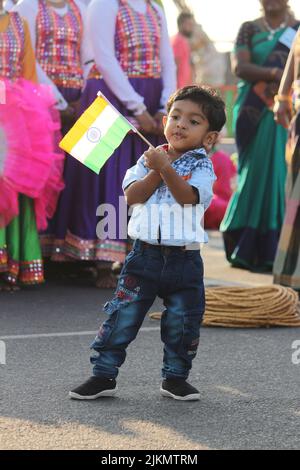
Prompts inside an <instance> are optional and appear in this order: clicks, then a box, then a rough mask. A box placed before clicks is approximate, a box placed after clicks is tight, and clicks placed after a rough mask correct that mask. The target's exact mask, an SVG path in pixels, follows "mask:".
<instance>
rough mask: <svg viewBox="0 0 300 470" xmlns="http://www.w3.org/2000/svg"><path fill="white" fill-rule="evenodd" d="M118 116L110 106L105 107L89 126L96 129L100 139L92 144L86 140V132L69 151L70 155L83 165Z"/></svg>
mask: <svg viewBox="0 0 300 470" xmlns="http://www.w3.org/2000/svg"><path fill="white" fill-rule="evenodd" d="M119 117H120V116H119V114H118V113H116V111H115V110H114V109H113V108H111V107H110V106H106V107H105V108H104V110H103V111H102V112H101V114H100V115H99V116H98V117H97V118H96V119H95V121H94V122H93V123H92V124H91V126H90V128H89V129H91V128H93V127H94V128H96V129H98V130H99V131H100V133H101V139H100V140H99V141H97V142H92V141H91V140H89V139H88V137H87V136H88V132H89V131H87V132H86V133H85V134H84V135H83V136H82V137H81V139H79V141H78V142H77V143H76V144H75V145H74V147H73V148H72V150H71V152H70V153H71V155H73V157H75V158H77V160H79V161H80V162H81V163H84V161H85V160H86V158H87V156H88V155H89V154H90V153H91V152H92V151H93V150H94V148H95V147H97V145H98V144H99V143H100V141H101V140H102V139H103V137H104V136H105V135H106V134H107V132H108V130H109V129H110V128H111V127H112V126H113V124H114V123H115V121H116V120H117V119H118V118H119Z"/></svg>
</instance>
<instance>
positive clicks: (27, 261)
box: [0, 195, 44, 285]
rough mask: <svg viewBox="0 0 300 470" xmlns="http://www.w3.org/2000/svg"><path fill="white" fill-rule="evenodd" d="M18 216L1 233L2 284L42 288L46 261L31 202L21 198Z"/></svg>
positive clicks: (0, 262)
mask: <svg viewBox="0 0 300 470" xmlns="http://www.w3.org/2000/svg"><path fill="white" fill-rule="evenodd" d="M18 205H19V208H18V209H19V215H18V216H17V217H15V218H14V219H13V220H12V221H11V222H10V223H9V225H8V226H7V227H5V228H2V229H0V280H1V279H4V280H5V281H6V282H8V283H9V284H12V285H14V284H17V283H20V284H40V283H42V282H43V281H44V274H43V261H42V255H41V249H40V243H39V236H38V231H37V227H36V217H35V210H34V204H33V201H32V199H30V198H28V197H26V196H23V195H20V196H19V204H18Z"/></svg>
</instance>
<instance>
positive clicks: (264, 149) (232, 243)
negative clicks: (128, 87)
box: [220, 23, 287, 271]
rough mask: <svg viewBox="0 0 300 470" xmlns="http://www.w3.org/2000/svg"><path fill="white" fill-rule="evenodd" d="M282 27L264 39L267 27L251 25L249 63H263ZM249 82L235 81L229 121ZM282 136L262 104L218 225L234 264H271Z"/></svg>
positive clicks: (279, 214)
mask: <svg viewBox="0 0 300 470" xmlns="http://www.w3.org/2000/svg"><path fill="white" fill-rule="evenodd" d="M248 24H250V23H248ZM283 32H284V29H281V30H280V31H278V32H277V33H276V34H275V36H274V38H273V40H269V39H268V36H269V32H263V31H257V30H256V33H255V34H253V35H252V37H251V55H252V63H254V64H256V65H261V66H263V65H265V63H266V61H267V59H268V57H269V56H270V54H271V53H272V51H273V50H274V48H275V47H276V44H277V43H278V40H279V38H280V36H281V35H282V34H283ZM239 47H241V48H242V47H243V45H242V44H241V45H240V46H239V45H238V46H237V50H238V48H239ZM286 57H287V55H286ZM281 66H284V64H282V65H281ZM251 87H252V84H250V83H248V82H246V81H241V82H240V83H239V86H238V89H239V93H238V98H237V102H236V105H235V109H234V120H235V123H236V122H237V119H238V116H239V114H240V112H241V110H242V108H243V106H244V103H245V100H246V98H247V96H249V95H248V94H249V92H251ZM250 109H252V110H254V108H250V107H249V110H250ZM254 111H255V110H254ZM249 113H250V111H249ZM254 114H255V113H253V118H255V116H254ZM248 119H249V115H248ZM246 132H247V131H246ZM286 140H287V132H286V130H285V129H284V128H283V127H281V126H278V125H277V124H276V123H275V121H274V115H273V112H272V111H271V110H270V109H269V108H268V107H267V106H264V107H263V108H262V110H261V115H260V118H259V122H258V125H257V127H256V130H255V134H254V136H253V137H251V139H249V142H248V143H247V145H245V146H244V148H243V149H242V150H241V151H240V152H239V162H238V188H237V190H236V192H235V193H234V195H233V196H232V198H231V201H230V203H229V205H228V208H227V211H226V214H225V217H224V219H223V222H222V224H221V227H220V230H221V231H222V232H223V237H224V243H225V250H226V256H227V259H228V261H229V262H230V263H231V264H232V265H234V266H238V267H244V268H247V269H253V270H258V271H259V270H271V268H272V265H273V261H274V257H275V253H276V247H277V244H278V238H279V233H280V229H281V225H282V222H283V217H284V209H285V191H284V187H285V178H286V165H285V145H286Z"/></svg>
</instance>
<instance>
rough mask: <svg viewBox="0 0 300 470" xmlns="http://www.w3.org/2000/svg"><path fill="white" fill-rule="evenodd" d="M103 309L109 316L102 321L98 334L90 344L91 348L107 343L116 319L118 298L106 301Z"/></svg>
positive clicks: (100, 346) (101, 346)
mask: <svg viewBox="0 0 300 470" xmlns="http://www.w3.org/2000/svg"><path fill="white" fill-rule="evenodd" d="M103 310H104V311H105V312H106V313H107V314H108V315H109V318H108V319H107V320H106V321H105V322H103V323H102V325H101V327H100V329H99V331H98V334H97V336H96V338H95V340H94V341H93V343H92V345H91V348H92V349H96V350H97V348H103V347H104V346H105V345H106V344H107V343H108V341H109V338H110V336H111V334H112V332H113V329H114V327H115V324H116V322H117V319H118V310H119V305H118V300H117V299H114V300H112V301H111V302H106V304H105V305H104V308H103Z"/></svg>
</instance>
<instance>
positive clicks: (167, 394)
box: [160, 388, 200, 401]
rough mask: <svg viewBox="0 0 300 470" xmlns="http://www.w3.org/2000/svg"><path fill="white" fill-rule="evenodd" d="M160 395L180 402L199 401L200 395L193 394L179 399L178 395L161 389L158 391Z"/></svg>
mask: <svg viewBox="0 0 300 470" xmlns="http://www.w3.org/2000/svg"><path fill="white" fill-rule="evenodd" d="M160 393H161V394H162V396H163V397H168V398H173V399H174V400H180V401H196V400H200V393H193V394H192V395H187V396H186V397H181V396H179V395H174V394H173V393H171V392H168V390H164V389H163V388H161V389H160Z"/></svg>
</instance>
